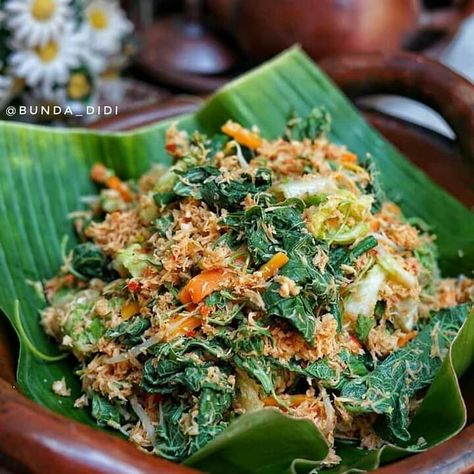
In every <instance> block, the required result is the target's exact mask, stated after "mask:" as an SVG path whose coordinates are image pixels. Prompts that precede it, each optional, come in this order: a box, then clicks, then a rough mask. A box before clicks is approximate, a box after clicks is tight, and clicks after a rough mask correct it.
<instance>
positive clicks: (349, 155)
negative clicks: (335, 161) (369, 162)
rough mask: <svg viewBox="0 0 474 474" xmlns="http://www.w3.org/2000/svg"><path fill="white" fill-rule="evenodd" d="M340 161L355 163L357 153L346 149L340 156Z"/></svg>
mask: <svg viewBox="0 0 474 474" xmlns="http://www.w3.org/2000/svg"><path fill="white" fill-rule="evenodd" d="M341 161H343V162H345V163H357V155H355V154H354V153H351V152H350V151H347V152H346V153H344V154H343V155H342V156H341Z"/></svg>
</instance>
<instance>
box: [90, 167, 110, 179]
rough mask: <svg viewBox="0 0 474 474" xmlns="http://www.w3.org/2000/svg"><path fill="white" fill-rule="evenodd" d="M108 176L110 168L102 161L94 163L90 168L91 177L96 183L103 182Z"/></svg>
mask: <svg viewBox="0 0 474 474" xmlns="http://www.w3.org/2000/svg"><path fill="white" fill-rule="evenodd" d="M110 176H111V172H110V170H108V169H107V168H106V167H105V166H104V165H103V164H102V163H96V164H95V165H94V166H93V167H92V169H91V179H92V181H94V182H96V183H100V184H104V183H105V182H106V181H107V179H108V178H110Z"/></svg>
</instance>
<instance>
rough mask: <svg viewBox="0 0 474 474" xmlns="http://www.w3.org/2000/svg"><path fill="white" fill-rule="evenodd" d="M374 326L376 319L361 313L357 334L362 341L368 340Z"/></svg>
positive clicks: (357, 323)
mask: <svg viewBox="0 0 474 474" xmlns="http://www.w3.org/2000/svg"><path fill="white" fill-rule="evenodd" d="M373 327H374V319H373V318H371V317H369V316H364V315H363V314H360V315H359V316H357V321H356V327H355V330H356V336H357V338H358V339H359V340H360V341H362V342H367V337H368V336H369V332H370V330H371V329H372V328H373Z"/></svg>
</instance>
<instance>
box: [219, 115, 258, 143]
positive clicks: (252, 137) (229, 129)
mask: <svg viewBox="0 0 474 474" xmlns="http://www.w3.org/2000/svg"><path fill="white" fill-rule="evenodd" d="M221 130H222V131H223V132H224V133H225V134H226V135H229V136H230V137H232V138H233V139H234V140H235V141H236V142H237V143H240V144H241V145H244V146H246V147H248V148H250V149H251V150H255V149H256V148H258V147H259V146H261V145H262V142H263V141H262V138H261V137H260V135H258V134H256V133H254V132H251V131H250V130H248V129H246V128H244V127H242V125H240V124H238V123H235V122H232V121H231V120H229V121H228V122H227V123H225V124H224V125H223V126H222V128H221Z"/></svg>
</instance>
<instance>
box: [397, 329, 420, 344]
mask: <svg viewBox="0 0 474 474" xmlns="http://www.w3.org/2000/svg"><path fill="white" fill-rule="evenodd" d="M417 334H418V333H417V332H416V331H410V332H407V333H406V334H403V335H401V336H400V337H399V338H398V341H397V342H398V347H403V346H406V345H407V344H408V343H409V342H410V341H411V340H412V339H413V338H415V337H416V335H417Z"/></svg>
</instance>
